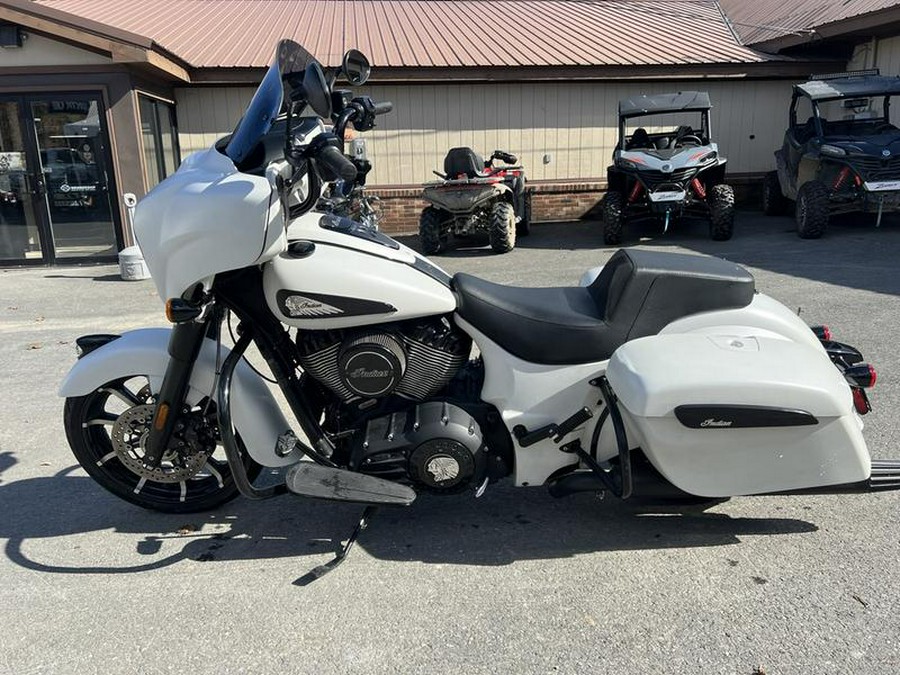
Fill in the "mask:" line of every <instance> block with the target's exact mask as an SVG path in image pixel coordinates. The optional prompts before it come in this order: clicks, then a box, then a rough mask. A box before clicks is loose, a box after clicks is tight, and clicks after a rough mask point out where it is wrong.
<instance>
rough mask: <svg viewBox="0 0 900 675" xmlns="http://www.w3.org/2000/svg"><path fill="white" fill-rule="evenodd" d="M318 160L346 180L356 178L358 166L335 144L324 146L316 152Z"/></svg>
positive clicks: (331, 171)
mask: <svg viewBox="0 0 900 675" xmlns="http://www.w3.org/2000/svg"><path fill="white" fill-rule="evenodd" d="M316 161H317V162H318V163H319V164H321V165H322V166H323V167H325V168H326V169H328V171H329V172H330V173H332V174H334V175H336V176H340V177H341V178H342V179H343V180H345V181H348V182H350V181H353V180H355V179H356V173H357V171H356V167H355V166H354V165H353V162H351V161H350V160H349V159H347V157H346V156H345V155H344V153H342V152H341V151H340V150H338V149H337V148H336V147H334V146H333V145H329V146H326V147H324V148H322V149H321V150H320V151H319V152H318V153H317V154H316Z"/></svg>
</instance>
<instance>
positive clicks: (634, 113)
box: [616, 91, 712, 150]
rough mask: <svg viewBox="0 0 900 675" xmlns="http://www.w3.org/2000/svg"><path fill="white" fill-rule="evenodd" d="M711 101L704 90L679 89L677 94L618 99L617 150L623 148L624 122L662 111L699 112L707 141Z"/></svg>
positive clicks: (710, 131) (710, 135) (702, 133)
mask: <svg viewBox="0 0 900 675" xmlns="http://www.w3.org/2000/svg"><path fill="white" fill-rule="evenodd" d="M711 108H712V103H710V100H709V94H708V93H706V92H705V91H680V92H678V93H677V94H657V95H655V96H645V95H643V94H642V95H640V96H634V97H632V98H626V99H623V100H621V101H619V142H618V144H617V145H616V149H617V150H622V149H624V148H625V141H626V133H625V123H626V122H627V120H629V119H632V118H634V117H646V116H648V115H660V114H664V113H679V112H694V111H696V112H699V113H700V119H701V128H700V132H701V135H702V137H703V138H704V139H706V141H707V142H709V140H710V139H711V138H712V130H711V128H710V123H709V111H710V109H711Z"/></svg>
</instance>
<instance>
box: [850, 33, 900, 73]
mask: <svg viewBox="0 0 900 675" xmlns="http://www.w3.org/2000/svg"><path fill="white" fill-rule="evenodd" d="M873 54H874V58H873ZM863 68H880V69H881V74H882V75H900V36H897V37H889V38H882V39H880V40H877V39H876V40H874V41H869V42H864V43H863V44H860V45H857V47H856V49H855V50H854V52H853V58H852V59H850V62H849V63H848V64H847V70H861V69H863Z"/></svg>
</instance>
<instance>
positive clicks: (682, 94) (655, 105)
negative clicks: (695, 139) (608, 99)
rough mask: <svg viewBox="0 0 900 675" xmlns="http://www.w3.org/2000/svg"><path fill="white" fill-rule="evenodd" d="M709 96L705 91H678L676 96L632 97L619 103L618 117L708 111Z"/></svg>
mask: <svg viewBox="0 0 900 675" xmlns="http://www.w3.org/2000/svg"><path fill="white" fill-rule="evenodd" d="M710 108H712V104H711V103H710V102H709V94H707V93H706V92H705V91H679V92H678V93H677V94H656V95H655V96H645V95H641V96H632V97H631V98H626V99H624V100H622V101H619V115H621V116H622V117H640V116H641V115H656V114H657V113H667V112H683V111H685V110H709V109H710Z"/></svg>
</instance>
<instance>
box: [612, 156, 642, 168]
mask: <svg viewBox="0 0 900 675" xmlns="http://www.w3.org/2000/svg"><path fill="white" fill-rule="evenodd" d="M616 164H617V165H618V167H619V168H620V169H627V170H629V171H637V170H638V169H639V168H641V165H640V163H638V162H635V161H632V160H630V159H626V158H625V157H619V159H617V160H616Z"/></svg>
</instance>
